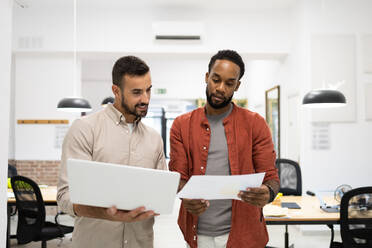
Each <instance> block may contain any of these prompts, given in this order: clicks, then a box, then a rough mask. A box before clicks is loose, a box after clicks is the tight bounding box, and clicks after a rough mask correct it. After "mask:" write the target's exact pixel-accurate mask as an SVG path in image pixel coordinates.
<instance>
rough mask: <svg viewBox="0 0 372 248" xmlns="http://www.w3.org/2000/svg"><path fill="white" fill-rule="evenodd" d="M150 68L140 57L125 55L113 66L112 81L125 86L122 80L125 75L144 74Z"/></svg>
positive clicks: (121, 86)
mask: <svg viewBox="0 0 372 248" xmlns="http://www.w3.org/2000/svg"><path fill="white" fill-rule="evenodd" d="M149 70H150V68H149V67H148V65H147V64H146V63H145V62H144V61H143V60H142V59H140V58H138V57H135V56H125V57H121V58H120V59H118V60H117V61H116V62H115V64H114V67H113V68H112V83H113V84H115V85H117V86H119V87H120V88H123V86H124V85H121V81H122V79H123V78H124V76H125V75H130V76H143V75H145V74H146V73H147V72H148V71H149Z"/></svg>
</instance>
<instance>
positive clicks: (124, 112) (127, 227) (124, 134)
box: [57, 56, 166, 248]
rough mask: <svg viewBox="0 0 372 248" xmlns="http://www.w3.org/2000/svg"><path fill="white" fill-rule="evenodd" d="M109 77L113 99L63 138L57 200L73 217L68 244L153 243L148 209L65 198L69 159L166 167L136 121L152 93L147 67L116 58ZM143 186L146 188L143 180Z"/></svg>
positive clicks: (158, 143) (148, 131) (115, 247)
mask: <svg viewBox="0 0 372 248" xmlns="http://www.w3.org/2000/svg"><path fill="white" fill-rule="evenodd" d="M112 80H113V85H112V92H113V93H114V95H115V102H114V104H113V105H111V104H109V105H108V106H107V107H106V108H105V109H104V110H101V111H99V112H97V113H94V114H91V115H88V116H86V117H84V118H81V119H78V120H76V121H75V122H74V123H73V124H72V126H71V127H70V129H69V131H68V133H67V135H66V137H65V139H64V142H63V147H62V159H61V170H60V176H59V183H58V193H57V202H58V206H59V207H60V208H61V210H62V211H63V212H66V213H68V214H70V215H72V216H74V217H75V228H74V232H73V236H72V244H73V247H88V248H95V247H97V248H102V247H110V248H119V247H120V248H124V247H130V248H136V247H146V248H147V247H153V239H154V238H153V224H154V216H155V215H156V214H155V213H154V212H153V211H151V210H146V209H145V208H144V207H140V208H137V209H134V210H131V211H123V210H118V209H116V208H115V207H114V206H113V207H111V208H100V207H92V206H85V205H78V204H73V203H72V202H71V201H70V196H69V186H68V181H67V169H66V161H67V159H69V158H75V159H85V160H93V161H99V162H107V163H116V164H125V165H131V166H141V167H146V168H152V169H160V170H165V169H166V162H165V157H164V152H163V142H162V139H161V137H160V135H159V134H158V133H157V132H156V131H155V130H154V129H152V128H150V127H148V126H145V125H144V124H143V123H142V122H141V118H142V117H144V116H146V114H147V109H148V104H149V100H150V95H151V86H152V85H151V77H150V71H149V68H148V66H147V65H146V64H145V62H143V61H142V60H141V59H139V58H137V57H134V56H127V57H123V58H120V59H119V60H118V61H116V63H115V65H114V68H113V71H112ZM81 177H82V178H83V177H84V175H81ZM143 186H144V187H151V185H146V182H143ZM113 190H115V189H113ZM97 194H99V192H97ZM117 197H125V195H123V196H121V195H118V196H117Z"/></svg>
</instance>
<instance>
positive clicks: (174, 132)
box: [169, 118, 189, 180]
mask: <svg viewBox="0 0 372 248" xmlns="http://www.w3.org/2000/svg"><path fill="white" fill-rule="evenodd" d="M169 170H171V171H176V172H178V173H180V174H181V179H182V180H188V179H189V169H188V159H187V153H186V150H185V144H184V142H183V139H182V135H181V121H180V118H176V119H175V120H174V122H173V124H172V127H171V130H170V161H169Z"/></svg>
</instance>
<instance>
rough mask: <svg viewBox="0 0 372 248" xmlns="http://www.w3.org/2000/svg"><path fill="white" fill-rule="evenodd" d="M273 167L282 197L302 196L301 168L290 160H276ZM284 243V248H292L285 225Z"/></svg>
mask: <svg viewBox="0 0 372 248" xmlns="http://www.w3.org/2000/svg"><path fill="white" fill-rule="evenodd" d="M275 165H276V168H278V173H279V180H280V189H279V192H281V193H283V195H298V196H300V195H302V177H301V168H300V166H299V165H298V163H297V162H295V161H293V160H290V159H281V158H278V159H277V160H276V161H275ZM284 242H285V244H284V245H285V246H284V247H285V248H288V247H294V245H293V244H292V245H289V235H288V225H285V233H284Z"/></svg>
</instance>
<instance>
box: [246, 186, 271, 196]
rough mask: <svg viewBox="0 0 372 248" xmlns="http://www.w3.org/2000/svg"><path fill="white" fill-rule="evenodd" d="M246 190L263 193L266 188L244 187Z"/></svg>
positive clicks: (265, 191)
mask: <svg viewBox="0 0 372 248" xmlns="http://www.w3.org/2000/svg"><path fill="white" fill-rule="evenodd" d="M245 191H246V192H249V193H252V194H265V193H267V191H268V190H267V188H261V187H260V188H246V190H245Z"/></svg>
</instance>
